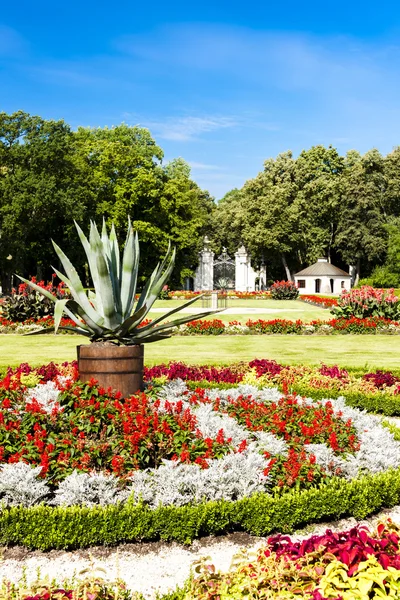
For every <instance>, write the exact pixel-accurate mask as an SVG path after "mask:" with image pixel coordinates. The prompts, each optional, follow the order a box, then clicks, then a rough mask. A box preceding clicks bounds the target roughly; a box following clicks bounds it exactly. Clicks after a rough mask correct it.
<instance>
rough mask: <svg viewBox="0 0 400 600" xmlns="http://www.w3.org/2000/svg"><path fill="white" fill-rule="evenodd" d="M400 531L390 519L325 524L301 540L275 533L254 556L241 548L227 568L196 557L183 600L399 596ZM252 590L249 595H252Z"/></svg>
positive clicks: (347, 599)
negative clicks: (337, 527)
mask: <svg viewBox="0 0 400 600" xmlns="http://www.w3.org/2000/svg"><path fill="white" fill-rule="evenodd" d="M399 542H400V535H399V529H398V527H397V526H396V525H395V524H394V523H392V522H391V521H390V520H388V521H387V522H381V523H379V524H378V525H377V528H376V530H375V531H372V532H371V531H370V530H369V529H368V528H367V527H363V526H361V527H354V528H352V529H350V530H348V531H343V532H339V533H336V532H333V531H332V530H330V529H327V530H326V532H325V533H323V534H322V535H312V536H311V537H309V538H308V539H304V540H302V541H298V542H295V541H292V540H291V538H290V537H288V536H282V535H275V536H273V537H270V538H269V539H268V542H267V545H265V546H261V547H260V548H259V549H258V550H257V553H256V556H253V555H251V556H250V555H249V554H248V553H247V552H242V553H241V554H240V555H238V556H237V557H236V558H235V560H234V561H233V563H232V566H231V568H230V570H229V572H228V573H221V572H218V571H216V569H215V567H214V566H213V565H211V564H209V563H207V561H206V560H203V561H200V562H199V563H198V565H197V567H196V569H195V576H194V577H193V579H192V580H191V582H190V589H189V591H188V593H187V595H186V596H185V600H189V598H191V599H192V600H216V599H217V598H218V599H219V600H228V598H239V597H240V596H239V593H240V592H244V591H245V592H246V594H247V595H248V597H251V598H271V599H272V598H282V599H285V598H287V599H291V600H296V599H298V600H301V599H304V600H328V599H329V598H330V599H332V600H334V599H335V600H355V599H357V598H359V599H361V598H398V594H399V593H400V547H399ZM250 594H251V596H250Z"/></svg>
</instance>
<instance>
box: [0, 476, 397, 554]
mask: <svg viewBox="0 0 400 600" xmlns="http://www.w3.org/2000/svg"><path fill="white" fill-rule="evenodd" d="M399 502H400V469H397V470H392V471H388V472H386V473H380V474H378V475H367V476H364V477H362V478H359V479H356V480H354V481H352V482H347V481H344V480H342V479H339V478H334V479H331V480H330V481H329V482H328V483H325V484H322V485H321V486H319V487H318V488H315V489H310V490H305V491H302V492H298V491H291V492H288V493H286V494H284V495H282V496H275V497H273V496H271V495H268V494H263V493H260V494H255V495H254V496H252V497H250V498H244V499H242V500H238V501H235V502H230V501H223V500H222V501H218V502H208V503H203V504H198V505H187V506H183V507H171V506H168V507H166V506H160V507H159V508H157V509H155V510H150V509H149V508H148V507H146V506H144V505H142V504H132V503H127V504H125V505H118V506H107V507H102V506H98V507H94V508H86V507H64V508H63V507H50V506H44V505H39V506H35V507H31V508H24V507H11V508H7V509H3V510H2V511H1V512H0V545H12V544H18V545H22V546H26V547H28V548H37V549H40V550H50V549H73V548H85V547H89V546H96V545H112V544H118V543H123V542H140V541H150V540H159V539H162V540H175V541H177V542H180V543H185V544H188V543H190V542H191V541H192V540H194V539H195V538H198V537H200V536H206V535H220V534H224V533H227V532H231V531H240V530H244V531H247V532H248V533H250V534H253V535H257V536H265V535H268V534H270V533H271V532H273V531H282V532H291V531H293V530H294V529H295V528H298V527H300V526H304V525H307V524H310V523H314V522H317V521H320V520H326V519H338V518H339V517H343V516H346V515H351V516H354V517H356V518H358V519H362V518H364V517H366V516H367V515H370V514H372V513H374V512H376V511H377V510H379V509H380V508H382V507H390V506H395V505H396V504H398V503H399Z"/></svg>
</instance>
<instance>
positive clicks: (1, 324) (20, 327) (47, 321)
mask: <svg viewBox="0 0 400 600" xmlns="http://www.w3.org/2000/svg"><path fill="white" fill-rule="evenodd" d="M61 325H62V326H63V327H75V323H74V322H73V321H72V320H71V319H67V318H64V317H63V318H62V319H61ZM53 326H54V318H53V316H52V315H47V316H45V317H41V318H39V319H34V318H30V319H25V320H24V321H21V322H18V321H11V320H9V319H6V318H4V317H2V316H1V314H0V333H29V332H31V331H37V330H39V329H47V328H48V327H53Z"/></svg>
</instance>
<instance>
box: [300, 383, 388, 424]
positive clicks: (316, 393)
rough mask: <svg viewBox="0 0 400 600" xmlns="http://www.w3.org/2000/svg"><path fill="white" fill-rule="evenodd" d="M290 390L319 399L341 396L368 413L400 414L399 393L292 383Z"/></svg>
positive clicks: (349, 404)
mask: <svg viewBox="0 0 400 600" xmlns="http://www.w3.org/2000/svg"><path fill="white" fill-rule="evenodd" d="M290 390H291V391H293V392H296V393H297V394H300V395H301V396H306V397H308V398H313V399H314V400H321V399H322V398H339V397H340V396H343V397H344V398H345V400H346V404H348V406H353V407H354V408H358V409H361V410H366V411H367V412H370V413H379V414H383V415H386V416H388V417H389V416H400V395H399V396H393V395H392V394H384V393H379V394H363V393H362V392H357V391H352V390H341V391H338V390H331V389H329V390H327V389H316V388H313V387H309V386H307V385H301V384H292V385H290Z"/></svg>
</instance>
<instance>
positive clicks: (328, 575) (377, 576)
mask: <svg viewBox="0 0 400 600" xmlns="http://www.w3.org/2000/svg"><path fill="white" fill-rule="evenodd" d="M347 571H348V567H347V566H346V565H344V564H343V563H341V562H340V561H338V560H334V561H332V562H331V563H330V564H329V565H328V566H327V567H326V570H325V574H324V575H323V576H322V578H321V581H320V583H319V586H318V589H319V591H320V592H321V594H322V595H323V596H324V597H325V598H337V597H338V596H339V595H340V596H341V597H342V598H343V600H369V599H370V598H376V599H378V598H400V571H399V570H397V569H394V568H393V567H388V569H387V570H386V569H384V568H383V567H382V566H381V565H380V564H379V563H378V561H377V559H376V558H375V557H374V556H370V557H369V558H368V560H366V561H364V562H361V563H360V564H359V566H358V569H357V571H356V572H355V573H354V574H353V575H352V576H351V577H349V576H348V573H347Z"/></svg>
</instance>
